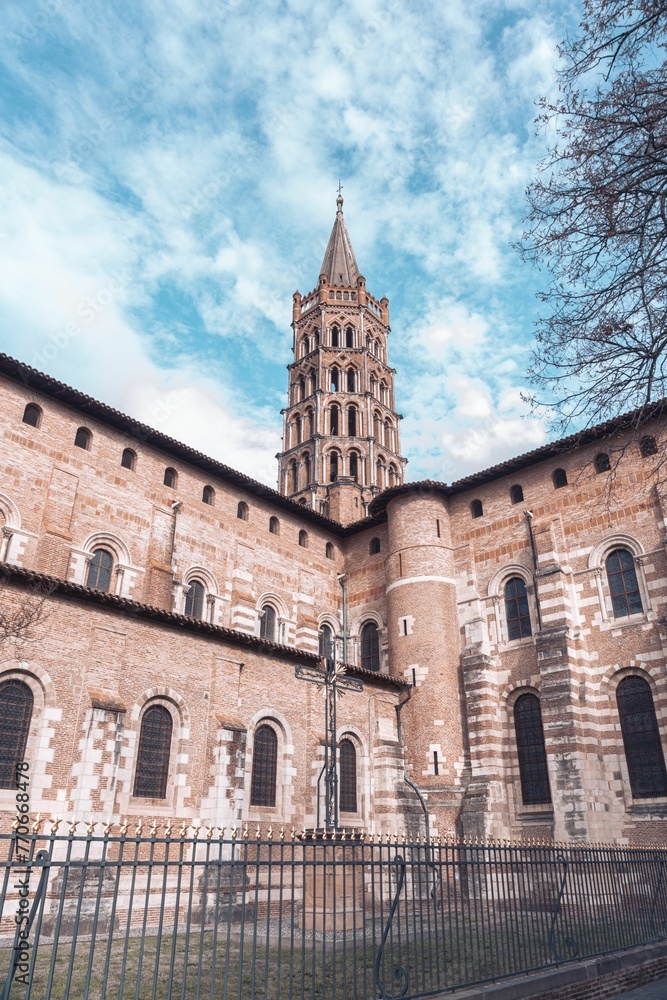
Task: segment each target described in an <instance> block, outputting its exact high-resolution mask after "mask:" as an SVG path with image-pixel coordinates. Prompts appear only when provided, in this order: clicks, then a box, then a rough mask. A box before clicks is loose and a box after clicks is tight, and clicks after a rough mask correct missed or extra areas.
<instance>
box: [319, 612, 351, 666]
mask: <svg viewBox="0 0 667 1000" xmlns="http://www.w3.org/2000/svg"><path fill="white" fill-rule="evenodd" d="M323 625H328V626H329V628H330V629H331V634H332V636H333V641H334V643H335V645H336V659H338V658H339V657H340V659H342V658H343V651H342V641H343V633H342V629H341V624H340V621H339V620H338V618H336V616H335V614H333V612H331V611H325V612H324V613H323V614H321V615H318V617H317V648H318V650H319V648H320V632H321V630H322V626H323ZM348 657H349V650H348Z"/></svg>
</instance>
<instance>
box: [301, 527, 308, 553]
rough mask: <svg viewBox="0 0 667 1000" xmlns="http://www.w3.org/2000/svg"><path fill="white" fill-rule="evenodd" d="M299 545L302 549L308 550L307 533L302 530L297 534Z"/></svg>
mask: <svg viewBox="0 0 667 1000" xmlns="http://www.w3.org/2000/svg"><path fill="white" fill-rule="evenodd" d="M299 545H300V546H301V548H302V549H307V548H308V532H307V531H304V530H303V528H302V529H301V531H300V532H299Z"/></svg>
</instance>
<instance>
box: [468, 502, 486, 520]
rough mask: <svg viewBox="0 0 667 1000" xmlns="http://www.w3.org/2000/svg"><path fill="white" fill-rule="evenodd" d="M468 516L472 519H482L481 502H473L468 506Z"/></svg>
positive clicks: (482, 509)
mask: <svg viewBox="0 0 667 1000" xmlns="http://www.w3.org/2000/svg"><path fill="white" fill-rule="evenodd" d="M470 514H471V516H472V517H482V516H483V515H484V507H483V506H482V501H481V500H473V502H472V503H471V504H470Z"/></svg>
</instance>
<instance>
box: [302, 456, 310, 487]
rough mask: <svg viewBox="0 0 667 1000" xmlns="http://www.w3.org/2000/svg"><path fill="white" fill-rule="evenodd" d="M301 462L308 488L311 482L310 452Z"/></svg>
mask: <svg viewBox="0 0 667 1000" xmlns="http://www.w3.org/2000/svg"><path fill="white" fill-rule="evenodd" d="M301 461H302V462H303V471H304V476H305V480H306V486H308V484H309V482H310V455H309V454H308V452H306V454H305V455H304V456H303V458H302V460H301Z"/></svg>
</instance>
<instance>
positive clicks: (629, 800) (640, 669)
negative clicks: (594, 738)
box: [604, 663, 667, 819]
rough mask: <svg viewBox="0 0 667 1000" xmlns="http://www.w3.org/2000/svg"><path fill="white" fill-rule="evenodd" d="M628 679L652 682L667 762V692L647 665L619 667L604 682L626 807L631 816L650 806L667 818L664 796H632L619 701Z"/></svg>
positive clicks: (650, 685)
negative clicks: (618, 698)
mask: <svg viewBox="0 0 667 1000" xmlns="http://www.w3.org/2000/svg"><path fill="white" fill-rule="evenodd" d="M626 677H641V679H642V680H644V681H646V682H647V683H648V685H649V687H650V689H651V694H652V695H653V707H654V709H655V715H656V719H657V720H658V729H659V731H660V738H661V742H662V752H663V754H664V756H665V761H666V762H667V706H666V694H667V692H665V693H663V692H661V690H660V686H659V683H658V680H657V678H656V677H654V676H653V673H652V672H651V670H650V668H648V667H646V666H644V665H643V664H640V663H631V664H630V665H626V666H619V667H618V669H616V670H614V671H613V672H612V673H611V674H610V675H609V676H607V677H605V678H604V680H605V681H606V685H605V686H606V688H607V696H608V698H609V702H608V709H609V719H610V721H611V722H612V732H613V735H614V748H613V753H614V756H615V759H616V761H617V762H618V770H619V771H620V773H621V785H622V794H623V805H624V807H625V811H626V813H629V814H636V813H639V812H640V811H641V810H642V807H643V808H644V809H645V808H646V807H651V806H657V807H659V808H660V811H661V815H664V813H663V810H665V811H666V812H667V798H665V797H664V796H659V797H657V798H647V799H635V798H633V795H632V786H631V784H630V773H629V771H628V763H627V760H626V758H625V744H624V742H623V732H622V730H621V719H620V714H619V710H618V700H617V698H616V690H617V688H618V685H619V684H620V683H621V681H623V680H625V678H626ZM660 680H662V679H660ZM608 756H609V754H608V753H607V758H608ZM608 766H609V765H608ZM646 818H647V819H650V818H651V817H650V815H649V816H647V817H646Z"/></svg>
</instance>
